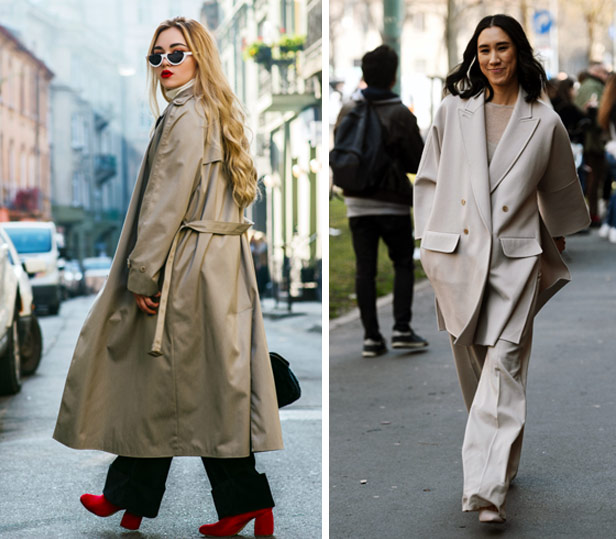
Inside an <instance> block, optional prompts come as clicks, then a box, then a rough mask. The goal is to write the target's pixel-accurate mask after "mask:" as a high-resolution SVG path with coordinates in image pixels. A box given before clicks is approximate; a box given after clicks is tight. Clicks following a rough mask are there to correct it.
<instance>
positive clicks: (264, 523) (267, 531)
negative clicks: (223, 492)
mask: <svg viewBox="0 0 616 539" xmlns="http://www.w3.org/2000/svg"><path fill="white" fill-rule="evenodd" d="M253 518H254V519H255V536H265V535H274V514H273V513H272V508H271V507H268V508H267V509H259V510H257V511H251V512H249V513H242V514H241V515H233V516H231V517H224V518H221V519H220V520H219V521H218V522H216V523H215V524H204V525H203V526H201V527H200V528H199V531H200V532H201V533H202V534H203V535H209V536H211V537H233V536H234V535H237V534H238V533H239V532H241V531H242V530H243V529H244V527H245V526H246V524H248V523H249V522H250V521H251V520H252V519H253Z"/></svg>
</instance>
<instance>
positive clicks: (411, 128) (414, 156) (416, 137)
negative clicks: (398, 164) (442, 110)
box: [400, 107, 424, 174]
mask: <svg viewBox="0 0 616 539" xmlns="http://www.w3.org/2000/svg"><path fill="white" fill-rule="evenodd" d="M404 110H405V114H404V117H403V121H404V124H403V125H404V127H403V132H404V134H405V136H404V137H403V138H402V141H401V153H400V157H401V158H402V162H403V163H404V170H405V172H410V173H411V174H415V173H416V172H417V167H418V166H419V161H420V160H421V154H422V153H423V149H424V143H423V139H422V138H421V133H420V132H419V127H418V125H417V118H416V117H415V115H414V114H413V113H412V112H411V111H410V110H408V109H407V108H406V107H404ZM406 113H408V114H406Z"/></svg>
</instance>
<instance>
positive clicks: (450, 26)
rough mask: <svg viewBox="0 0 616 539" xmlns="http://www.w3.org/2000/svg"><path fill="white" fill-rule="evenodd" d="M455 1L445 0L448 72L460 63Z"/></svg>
mask: <svg viewBox="0 0 616 539" xmlns="http://www.w3.org/2000/svg"><path fill="white" fill-rule="evenodd" d="M457 12H458V10H457V7H456V1H455V0H447V15H446V19H445V43H446V45H447V64H448V66H449V71H451V70H452V69H453V68H454V67H456V66H457V65H458V64H459V63H460V58H459V57H458V25H457V22H456V18H457V15H458V13H457Z"/></svg>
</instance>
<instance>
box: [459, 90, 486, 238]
mask: <svg viewBox="0 0 616 539" xmlns="http://www.w3.org/2000/svg"><path fill="white" fill-rule="evenodd" d="M483 107H484V95H483V92H482V93H481V94H480V95H478V96H476V97H472V98H471V99H469V100H468V101H466V104H465V106H463V107H460V108H459V109H458V116H459V118H460V127H461V137H460V138H461V139H462V144H463V146H464V151H465V152H466V157H467V159H468V162H469V166H470V169H471V184H472V187H473V195H474V196H475V200H476V201H477V207H478V208H479V213H480V215H481V219H482V221H483V223H484V224H485V226H486V228H487V229H488V231H489V232H490V233H491V232H492V205H491V202H490V181H489V176H488V153H487V144H486V128H485V116H484V110H483Z"/></svg>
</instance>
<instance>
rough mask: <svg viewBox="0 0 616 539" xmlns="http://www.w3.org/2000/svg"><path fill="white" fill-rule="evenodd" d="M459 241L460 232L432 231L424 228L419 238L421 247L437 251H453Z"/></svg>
mask: <svg viewBox="0 0 616 539" xmlns="http://www.w3.org/2000/svg"><path fill="white" fill-rule="evenodd" d="M458 241H460V234H452V233H450V232H434V231H432V230H426V232H425V233H424V235H423V238H422V239H421V247H422V249H426V250H428V251H437V252H439V253H453V252H454V251H455V250H456V247H457V246H458Z"/></svg>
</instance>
